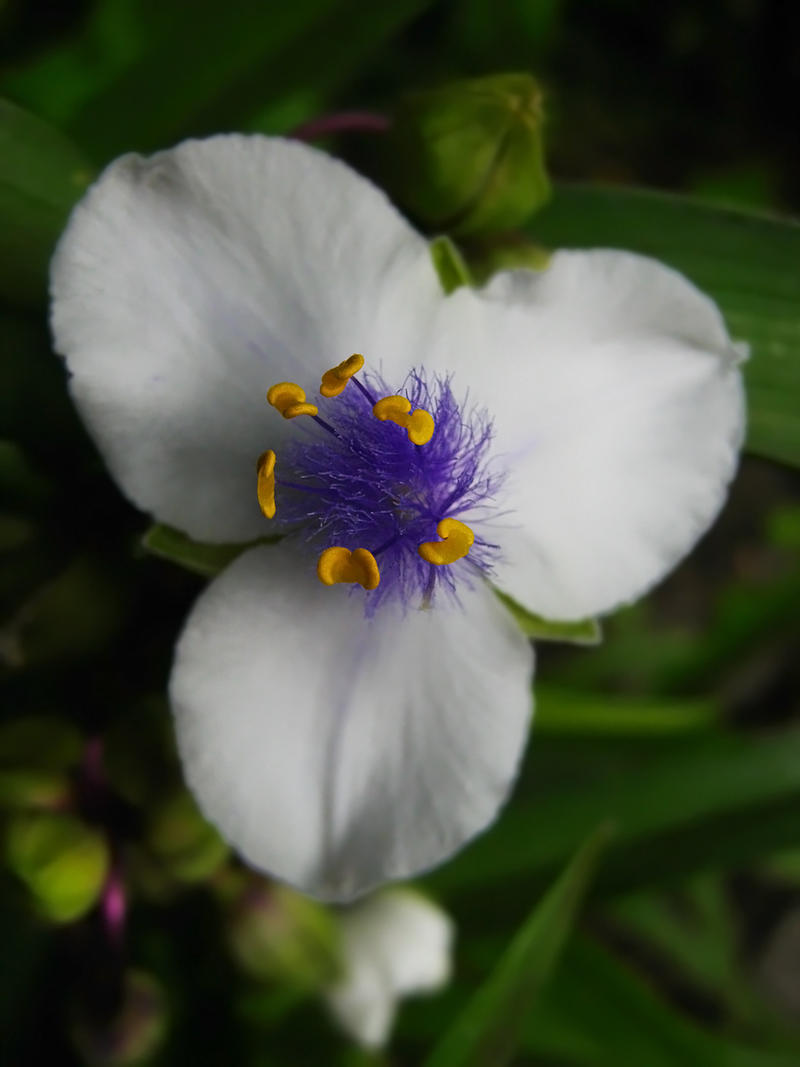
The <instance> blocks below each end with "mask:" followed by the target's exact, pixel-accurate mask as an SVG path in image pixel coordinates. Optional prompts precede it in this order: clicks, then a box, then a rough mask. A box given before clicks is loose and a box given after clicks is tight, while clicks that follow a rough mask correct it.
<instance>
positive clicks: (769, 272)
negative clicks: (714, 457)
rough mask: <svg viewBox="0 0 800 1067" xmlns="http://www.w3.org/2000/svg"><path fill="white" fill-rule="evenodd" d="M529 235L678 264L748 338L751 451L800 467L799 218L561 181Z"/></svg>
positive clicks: (733, 327)
mask: <svg viewBox="0 0 800 1067" xmlns="http://www.w3.org/2000/svg"><path fill="white" fill-rule="evenodd" d="M529 233H530V234H531V236H532V237H533V238H534V239H536V240H539V241H542V242H544V243H547V244H549V245H550V246H552V247H554V248H592V247H607V248H625V249H629V250H631V251H634V252H641V253H643V254H645V255H651V256H655V257H656V258H657V259H660V260H662V261H663V262H664V263H667V264H669V265H670V266H672V267H675V269H676V270H679V271H681V272H682V273H683V274H685V275H686V276H687V277H688V278H690V279H691V280H692V281H693V282H695V284H696V285H698V286H699V287H700V288H701V289H702V290H703V291H704V292H706V293H708V294H709V295H710V296H711V297H713V298H714V300H716V302H717V303H718V304H719V306H720V308H721V310H722V312H723V314H724V316H725V318H726V321H727V323H728V327H729V329H730V331H731V335H732V336H733V337H734V338H735V339H737V340H743V341H746V342H748V343H749V345H750V347H751V358H750V360H749V361H748V362H747V363H746V364H745V367H744V373H745V380H746V383H747V391H748V435H747V448H748V449H749V450H750V451H751V452H755V453H757V454H758V455H762V456H766V457H767V458H769V459H776V460H779V461H782V462H785V463H791V464H794V465H800V403H799V402H798V400H799V399H800V271H798V269H797V264H798V262H800V224H798V223H797V222H795V221H793V220H791V219H780V218H777V217H771V216H768V215H761V214H750V213H747V212H743V211H737V210H731V209H727V208H717V207H713V206H710V205H708V204H705V203H700V202H695V201H692V200H689V199H685V198H682V197H678V196H674V195H669V194H664V193H656V192H649V191H645V190H639V189H622V188H620V189H615V188H605V187H600V186H577V185H576V186H568V185H562V186H560V187H559V188H558V190H557V192H556V195H555V197H554V199H553V200H552V202H551V203H550V204H549V205H548V206H547V207H546V208H545V209H544V210H543V211H542V212H541V213H540V214H539V215H537V216H536V217H535V219H534V220H533V222H532V223H531V225H530V227H529Z"/></svg>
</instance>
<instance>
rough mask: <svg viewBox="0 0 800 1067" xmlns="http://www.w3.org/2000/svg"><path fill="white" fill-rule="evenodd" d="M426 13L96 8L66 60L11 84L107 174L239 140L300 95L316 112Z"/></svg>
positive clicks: (287, 7) (318, 0) (243, 3)
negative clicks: (161, 154) (110, 164)
mask: <svg viewBox="0 0 800 1067" xmlns="http://www.w3.org/2000/svg"><path fill="white" fill-rule="evenodd" d="M428 2H429V0H396V2H395V3H392V4H376V5H371V6H365V5H364V4H362V3H359V2H358V0H296V2H295V3H292V4H282V5H276V4H265V3H262V2H261V0H229V3H227V4H226V6H225V9H224V13H223V12H221V10H220V6H219V4H218V3H216V2H215V0H195V3H193V4H192V7H191V12H187V10H186V9H185V8H184V7H181V6H180V5H175V4H163V3H157V2H155V0H143V2H137V3H131V2H130V0H115V2H113V3H106V4H101V5H98V6H97V9H96V10H95V12H94V13H93V15H92V16H91V18H90V20H89V22H88V23H87V26H86V31H85V35H84V37H83V38H80V39H76V40H75V41H74V42H72V43H70V44H68V45H66V46H65V50H64V53H63V55H61V56H59V55H58V54H55V55H52V54H51V55H50V56H45V57H44V58H43V59H42V60H40V61H39V62H38V64H36V65H35V66H34V67H33V68H31V69H28V70H24V71H17V72H15V73H14V74H13V75H12V76H10V77H7V78H6V79H5V84H6V86H7V91H9V92H11V93H12V94H13V95H14V96H15V98H16V99H19V100H22V101H27V102H29V106H35V107H36V109H37V111H39V112H40V113H42V114H47V115H50V116H52V117H57V118H58V121H60V122H63V123H64V128H66V129H68V130H69V132H70V133H71V134H72V135H73V136H74V137H75V140H76V141H77V142H78V143H79V144H80V145H81V146H82V147H83V148H84V150H85V151H86V152H88V153H89V154H90V155H91V156H92V158H93V159H95V160H96V161H98V162H100V163H104V162H106V161H107V160H109V159H111V158H112V157H113V156H116V155H118V154H120V153H122V152H124V151H127V150H136V151H153V150H155V149H158V148H162V147H166V146H168V145H169V144H171V143H173V142H174V141H176V140H179V139H180V138H182V137H185V136H187V135H192V134H206V133H211V132H215V131H218V130H224V129H241V128H242V127H243V126H245V125H246V124H247V120H248V118H249V117H250V116H252V115H254V114H256V113H257V112H259V111H261V110H262V109H263V108H264V107H265V106H266V105H269V104H270V103H274V102H277V101H279V100H280V99H282V98H285V97H287V96H289V97H290V96H291V95H292V94H293V93H295V92H296V91H297V90H300V89H302V90H303V92H304V93H306V94H308V99H309V102H311V103H312V105H313V102H314V100H315V99H316V98H318V95H319V94H320V93H326V94H327V93H329V92H330V91H331V90H332V89H333V88H335V87H336V86H338V85H341V84H342V83H343V82H344V81H346V79H347V78H349V77H351V76H352V75H353V73H354V72H356V71H357V70H358V68H359V67H360V66H361V64H362V63H363V62H364V60H365V59H366V58H368V57H370V56H372V55H374V53H375V50H376V48H377V47H379V46H380V45H381V44H382V43H383V42H384V41H385V40H386V39H387V38H389V37H391V36H392V35H393V34H394V33H397V32H398V31H399V30H400V29H401V28H402V27H403V26H404V25H405V24H406V23H408V22H409V21H411V20H412V19H413V18H414V17H415V16H416V15H417V14H419V12H420V11H421V10H423V8H424V7H425V6H426V4H427V3H428ZM343 27H346V32H343ZM332 41H335V47H332V45H331V42H332ZM60 85H64V86H65V95H67V96H68V99H67V101H66V102H62V101H61V100H59V98H58V94H59V86H60Z"/></svg>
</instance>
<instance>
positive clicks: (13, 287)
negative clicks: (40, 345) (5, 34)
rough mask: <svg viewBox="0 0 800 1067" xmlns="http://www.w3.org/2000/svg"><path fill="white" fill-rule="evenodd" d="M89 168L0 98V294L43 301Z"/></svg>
mask: <svg viewBox="0 0 800 1067" xmlns="http://www.w3.org/2000/svg"><path fill="white" fill-rule="evenodd" d="M90 178H91V170H90V168H89V165H88V164H87V162H86V160H85V159H84V157H83V156H82V155H81V153H80V151H79V150H78V149H77V148H76V147H75V145H74V144H72V142H71V141H70V140H69V139H68V138H67V137H65V136H64V135H63V134H61V133H59V132H58V130H55V129H53V128H52V127H51V126H48V124H47V123H46V122H43V121H42V120H41V119H39V118H37V117H36V116H35V115H31V114H29V113H28V112H27V111H24V110H23V109H22V108H19V107H16V106H15V105H14V104H12V103H10V102H9V101H8V100H0V296H2V297H4V298H7V299H9V300H11V301H12V302H15V303H16V302H18V303H24V304H29V305H38V304H42V303H43V302H44V301H45V299H46V297H47V265H48V263H49V260H50V256H51V254H52V251H53V248H54V246H55V243H56V240H57V238H58V235H59V233H60V232H61V230H62V229H63V227H64V223H65V222H66V220H67V216H68V214H69V212H70V209H71V208H72V205H73V204H74V203H75V201H76V200H77V199H78V197H79V196H80V194H81V193H82V192H83V190H84V189H85V188H86V185H87V184H88V182H89V180H90Z"/></svg>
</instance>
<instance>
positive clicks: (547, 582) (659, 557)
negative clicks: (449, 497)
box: [436, 251, 744, 619]
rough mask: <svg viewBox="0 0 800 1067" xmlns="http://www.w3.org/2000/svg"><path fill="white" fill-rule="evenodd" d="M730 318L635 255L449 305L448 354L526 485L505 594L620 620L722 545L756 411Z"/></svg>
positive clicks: (520, 279)
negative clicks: (747, 416)
mask: <svg viewBox="0 0 800 1067" xmlns="http://www.w3.org/2000/svg"><path fill="white" fill-rule="evenodd" d="M741 354H742V353H741V350H740V349H737V348H734V346H733V345H732V344H731V342H730V340H729V338H728V335H727V333H726V331H725V327H724V325H723V322H722V319H721V316H720V314H719V311H718V310H717V308H716V307H715V305H714V304H713V303H712V302H711V301H710V300H708V299H707V298H706V297H705V296H703V295H702V294H701V293H700V292H699V291H698V290H697V289H696V288H695V287H694V286H692V285H691V284H690V283H689V282H688V281H686V279H685V278H683V277H682V276H681V275H679V274H677V273H676V272H675V271H673V270H670V269H668V268H666V267H664V266H662V265H661V264H659V263H656V262H655V261H654V260H650V259H645V258H644V257H641V256H635V255H632V254H629V253H625V252H605V251H599V252H560V253H557V254H556V255H555V256H554V257H553V258H552V261H551V265H550V267H549V268H548V269H547V270H546V271H544V272H541V273H539V274H537V273H534V272H529V271H524V272H523V271H519V272H514V273H509V274H505V275H500V276H498V277H497V278H496V279H495V280H494V281H493V282H492V283H491V285H490V286H489V287H488V289H487V290H484V291H483V292H482V293H478V294H474V293H471V292H466V291H460V292H457V293H455V294H454V295H453V296H452V297H451V298H450V301H449V306H448V309H447V321H446V322H444V323H442V333H441V334H440V335H439V338H438V340H437V345H436V360H437V361H438V363H439V365H440V366H444V365H446V364H447V363H448V362H450V365H451V366H453V367H454V368H463V369H459V373H458V375H457V376H456V378H455V380H454V387H455V388H456V389H459V387H461V388H462V389H463V388H466V387H467V386H468V387H469V390H470V395H471V397H472V399H473V400H476V401H478V402H480V403H482V404H485V405H486V406H487V407H488V409H489V412H490V414H491V415H492V416H493V417H494V419H495V429H496V433H497V436H496V440H495V443H494V451H495V454H496V455H499V457H500V459H501V461H502V462H503V464H504V465H505V467H506V468H507V469H508V470H509V472H510V477H509V480H508V483H507V485H506V494H505V497H504V499H503V502H502V503H503V506H504V507H507V508H508V509H509V518H508V524H509V526H508V528H507V529H504V530H499V529H498V530H495V532H494V535H495V539H496V540H497V541H499V542H500V543H501V544H502V548H503V550H504V563H503V564H502V565H501V567H500V568H499V570H498V573H497V579H496V580H497V584H498V585H499V586H500V587H501V588H502V589H503V590H504V591H506V592H508V593H509V594H511V595H512V596H513V597H515V598H516V599H517V600H519V601H521V602H522V603H524V604H525V605H526V606H527V607H528V608H530V609H531V610H533V611H535V612H538V613H539V614H542V615H545V616H547V617H549V618H553V619H565V618H579V617H583V616H587V615H593V614H596V613H600V612H605V611H608V610H610V609H612V608H614V607H615V606H617V605H618V604H620V603H622V602H624V601H627V600H630V599H632V598H634V597H636V596H638V595H640V594H641V593H642V592H644V591H645V590H646V589H647V588H648V587H650V586H651V585H653V584H654V583H655V582H656V581H658V580H659V579H660V578H661V577H663V575H664V574H665V573H666V572H667V571H668V570H670V568H672V567H673V566H674V565H675V563H676V562H677V561H678V560H679V559H680V558H681V557H682V556H683V555H684V554H685V553H686V552H687V551H688V550H689V549H690V548H691V547H692V545H693V544H694V543H695V542H696V541H697V539H698V538H699V537H700V536H701V534H702V533H703V532H704V531H705V530H706V529H707V527H708V526H709V525H710V523H711V522H712V520H713V519H714V517H715V515H716V514H717V512H718V510H719V508H720V506H721V505H722V502H723V501H724V499H725V494H726V488H727V486H728V483H729V481H730V479H731V477H732V476H733V473H734V471H735V469H736V464H737V461H738V453H739V448H740V446H741V442H742V437H743V431H744V402H743V394H742V382H741V375H740V372H739V370H738V363H739V362H740V359H741Z"/></svg>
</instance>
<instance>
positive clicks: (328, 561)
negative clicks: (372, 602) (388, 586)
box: [317, 545, 381, 590]
mask: <svg viewBox="0 0 800 1067" xmlns="http://www.w3.org/2000/svg"><path fill="white" fill-rule="evenodd" d="M317 577H318V578H319V580H320V581H321V582H322V584H323V585H337V584H339V583H340V582H344V583H355V584H357V585H361V586H363V587H364V589H368V590H369V589H377V588H378V585H379V584H380V580H381V572H380V570H379V569H378V564H377V562H376V561H375V557H374V556H373V554H372V553H371V552H370V551H369V550H368V549H366V548H357V549H355V550H354V551H353V552H351V551H350V549H349V548H341V547H340V546H338V545H337V546H334V547H332V548H326V549H325V551H324V552H323V553H322V555H321V556H320V557H319V560H318V561H317Z"/></svg>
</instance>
